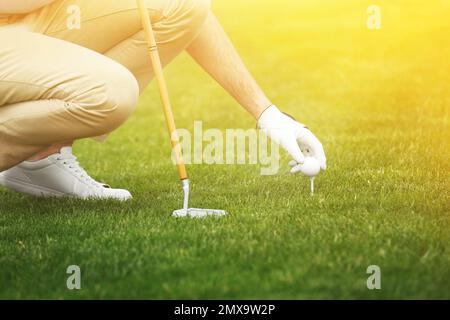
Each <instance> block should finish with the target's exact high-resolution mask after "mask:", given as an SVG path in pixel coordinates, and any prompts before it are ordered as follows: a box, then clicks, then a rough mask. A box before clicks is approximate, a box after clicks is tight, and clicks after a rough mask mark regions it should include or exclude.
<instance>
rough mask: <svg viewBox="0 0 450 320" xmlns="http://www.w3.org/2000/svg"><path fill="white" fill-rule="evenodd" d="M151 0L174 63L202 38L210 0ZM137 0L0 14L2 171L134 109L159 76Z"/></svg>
mask: <svg viewBox="0 0 450 320" xmlns="http://www.w3.org/2000/svg"><path fill="white" fill-rule="evenodd" d="M146 2H147V6H148V9H149V12H150V14H151V17H152V21H153V24H154V31H155V34H156V38H157V41H158V43H159V48H160V54H161V59H162V61H163V63H164V64H167V63H169V62H170V61H171V60H172V59H173V58H174V57H176V56H177V55H178V54H179V53H180V52H181V51H182V50H183V49H185V48H186V47H187V46H188V45H189V43H190V42H191V41H192V40H193V39H194V38H195V36H196V34H197V33H198V31H199V29H200V27H201V25H202V23H203V22H204V20H205V18H206V16H207V14H208V11H209V9H210V3H209V0H147V1H146ZM136 7H137V6H136V1H135V0H57V1H55V2H54V3H52V4H51V5H48V6H47V7H44V8H42V9H40V10H38V11H36V12H33V13H31V14H28V15H26V16H23V17H13V18H12V19H10V21H14V22H13V23H11V22H9V23H5V22H4V20H1V19H0V172H1V171H3V170H6V169H8V168H10V167H12V166H14V165H16V164H18V163H20V162H22V161H23V160H25V159H27V158H28V157H30V156H32V155H33V154H35V153H37V152H39V151H40V150H42V149H44V148H46V147H47V146H50V145H51V144H53V143H58V142H64V141H72V140H76V139H81V138H87V137H96V136H100V135H103V134H107V133H109V132H111V131H113V130H114V129H116V128H117V127H119V126H120V125H121V124H122V123H123V122H124V121H125V120H126V119H127V118H128V116H129V115H130V114H131V113H132V112H133V110H134V108H135V105H136V102H137V99H138V96H139V92H140V91H142V90H143V89H144V88H145V87H146V85H147V84H148V83H149V82H150V80H151V78H152V69H151V64H150V61H149V58H148V55H147V52H146V45H145V43H144V40H143V39H144V36H143V32H142V30H141V24H140V19H139V14H138V12H137V9H136ZM78 17H81V19H79V21H81V24H79V25H78V21H77V18H78ZM2 21H3V22H2ZM78 26H79V27H80V28H79V29H78Z"/></svg>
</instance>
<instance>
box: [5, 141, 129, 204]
mask: <svg viewBox="0 0 450 320" xmlns="http://www.w3.org/2000/svg"><path fill="white" fill-rule="evenodd" d="M0 185H2V186H4V187H6V188H9V189H12V190H15V191H18V192H21V193H25V194H29V195H32V196H37V197H75V198H80V199H116V200H122V201H126V200H129V199H131V198H132V196H131V194H130V192H128V191H127V190H122V189H112V188H110V187H109V186H107V185H104V184H101V183H99V182H97V181H95V180H94V179H92V178H91V177H90V176H89V175H88V174H87V173H86V171H84V169H83V168H82V167H81V166H80V164H79V163H78V161H77V158H76V157H75V156H74V155H73V154H72V148H71V147H65V148H62V149H61V151H60V152H59V153H56V154H53V155H51V156H49V157H48V158H46V159H43V160H40V161H36V162H29V161H25V162H22V163H21V164H19V165H17V166H15V167H14V168H11V169H9V170H7V171H4V172H2V173H0Z"/></svg>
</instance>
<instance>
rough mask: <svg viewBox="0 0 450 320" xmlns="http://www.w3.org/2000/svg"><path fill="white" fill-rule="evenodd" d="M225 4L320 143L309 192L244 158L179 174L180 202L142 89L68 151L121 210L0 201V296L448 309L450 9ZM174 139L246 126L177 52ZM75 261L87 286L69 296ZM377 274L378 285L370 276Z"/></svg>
mask: <svg viewBox="0 0 450 320" xmlns="http://www.w3.org/2000/svg"><path fill="white" fill-rule="evenodd" d="M370 4H372V1H356V0H343V1H335V2H331V1H320V2H318V1H313V0H303V1H289V0H281V1H268V0H264V1H261V0H247V1H231V2H230V1H225V0H216V1H215V3H214V11H215V12H216V14H217V15H218V16H219V18H220V20H221V21H222V22H223V24H224V27H225V29H226V30H227V31H228V32H229V34H230V36H231V37H232V39H233V40H234V42H235V44H236V46H237V48H238V50H239V51H240V52H241V54H242V56H243V58H244V60H245V61H246V63H247V65H248V67H249V69H250V70H251V71H252V72H253V73H254V75H255V77H256V78H257V79H258V81H259V82H260V83H261V85H262V86H263V88H264V89H265V90H266V91H267V94H268V95H269V96H270V97H271V98H272V99H273V101H274V102H275V103H276V104H277V105H278V106H279V107H280V108H282V109H283V110H285V111H287V112H289V113H290V114H292V115H294V116H295V117H296V118H298V119H299V120H300V121H302V122H304V123H306V124H308V126H309V127H310V128H311V129H312V130H313V131H314V132H315V133H316V134H317V136H318V137H319V138H320V139H321V140H322V142H323V144H324V146H325V149H326V152H327V156H328V159H329V169H328V170H327V171H326V172H325V173H323V174H322V175H321V176H320V177H318V178H317V180H316V190H317V192H316V194H315V196H314V197H311V196H310V195H309V193H308V190H309V181H308V180H307V179H306V178H303V177H301V176H292V175H290V174H289V173H288V166H287V162H288V157H287V156H286V155H285V154H283V157H282V169H281V170H280V173H279V174H277V175H274V176H261V175H260V174H259V169H260V167H259V166H255V165H239V166H237V165H234V166H231V165H230V166H227V165H215V166H208V165H191V166H189V167H188V170H189V172H190V175H191V180H192V183H193V190H192V199H191V202H192V205H193V206H195V207H206V208H220V209H226V210H228V211H229V212H230V213H231V214H230V216H228V217H226V218H224V219H214V218H213V219H205V220H176V219H174V218H172V217H171V212H172V210H174V209H178V208H179V207H180V206H181V202H182V192H181V188H180V185H179V182H178V180H177V175H176V170H175V168H174V167H173V165H172V164H171V162H170V158H169V156H170V149H169V142H168V141H167V133H166V131H165V127H164V121H163V116H162V112H161V106H160V103H159V99H158V94H157V90H156V87H155V85H154V84H153V85H151V86H150V87H149V89H148V90H147V91H146V92H145V94H144V95H143V97H142V99H141V100H140V103H139V107H138V110H137V112H136V114H135V115H134V116H133V117H132V118H131V119H130V120H129V121H128V122H127V123H126V125H124V126H123V127H122V128H121V129H120V130H118V131H117V132H115V133H114V134H112V135H111V137H110V139H109V140H108V141H107V142H106V143H104V144H98V143H96V142H93V141H83V142H80V143H77V145H76V147H75V151H76V154H77V155H79V158H80V161H81V163H82V164H83V166H84V167H85V168H86V170H87V171H88V172H89V173H91V174H92V176H94V177H95V178H98V179H99V180H101V181H106V182H108V183H110V184H111V185H113V186H118V187H124V188H127V189H129V190H130V191H132V193H133V195H134V200H133V201H130V202H128V203H117V202H104V201H92V202H82V201H74V200H40V199H33V198H30V197H26V196H22V195H18V194H16V193H12V192H9V191H6V190H4V189H1V190H0V298H12V299H19V298H32V299H34V298H50V299H86V298H112V299H116V298H143V299H156V298H158V299H165V298H167V299H175V298H183V299H190V298H232V299H234V298H239V299H240V298H250V299H253V298H264V299H268V298H270V299H272V298H274V299H278V298H281V299H284V298H288V299H308V298H327V299H331V298H344V299H348V298H365V299H388V298H397V299H412V298H438V299H442V298H446V299H448V298H450V248H449V244H450V196H449V193H450V179H449V173H450V145H449V138H450V130H449V115H450V112H449V106H450V62H449V61H450V60H449V57H450V37H449V35H448V34H447V33H446V32H445V30H450V20H449V19H448V17H446V13H448V12H449V10H448V9H450V5H449V4H447V2H444V1H437V0H431V1H428V2H427V3H426V5H424V4H423V1H419V0H414V1H408V4H407V5H403V6H402V5H400V2H395V3H394V2H392V1H387V0H380V1H378V4H379V5H380V7H381V9H382V14H383V16H382V28H381V29H380V30H369V29H368V28H367V27H366V19H367V14H366V10H367V7H368V6H369V5H370ZM166 76H167V79H168V83H169V87H170V91H171V96H172V98H173V104H174V108H175V115H176V118H177V123H178V126H179V127H180V128H187V129H192V128H193V124H194V121H195V120H203V126H204V128H205V129H208V128H219V129H221V130H225V129H227V128H244V129H247V128H254V127H255V122H254V120H253V119H252V118H251V117H250V116H248V115H247V114H246V113H245V112H244V111H243V110H241V109H240V108H239V106H238V105H237V104H236V103H235V102H234V101H233V100H232V99H231V98H229V97H228V96H227V95H226V93H224V92H223V91H222V89H221V88H220V87H219V86H218V85H217V84H215V83H214V82H213V81H212V80H210V79H209V77H208V76H207V75H205V74H204V73H203V72H202V71H201V69H200V68H199V67H198V66H196V65H195V64H194V62H193V61H192V60H191V59H190V58H189V57H188V56H187V55H182V56H180V57H179V58H178V59H177V60H176V61H175V62H174V63H173V64H172V65H170V66H169V67H168V68H167V70H166ZM69 265H79V266H80V267H81V270H82V290H80V291H69V290H68V289H67V288H66V279H67V277H68V275H67V274H66V268H67V267H68V266H69ZM369 265H378V266H379V267H380V268H381V273H382V276H381V279H382V280H381V281H382V283H381V285H382V289H381V290H372V291H371V290H368V289H367V287H366V280H367V277H368V276H369V275H368V274H366V269H367V267H368V266H369Z"/></svg>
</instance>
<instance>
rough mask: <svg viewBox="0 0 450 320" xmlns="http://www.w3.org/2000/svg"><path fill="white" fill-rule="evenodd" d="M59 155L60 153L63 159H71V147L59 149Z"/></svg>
mask: <svg viewBox="0 0 450 320" xmlns="http://www.w3.org/2000/svg"><path fill="white" fill-rule="evenodd" d="M59 153H60V154H61V155H62V156H63V157H64V158H70V157H72V147H63V148H61V150H60V151H59Z"/></svg>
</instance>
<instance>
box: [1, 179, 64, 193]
mask: <svg viewBox="0 0 450 320" xmlns="http://www.w3.org/2000/svg"><path fill="white" fill-rule="evenodd" d="M0 185H2V186H4V187H6V188H8V189H11V190H14V191H17V192H19V193H24V194H28V195H31V196H35V197H42V198H50V197H58V198H61V197H69V196H71V195H69V194H65V193H62V192H59V191H56V190H53V189H50V188H46V187H42V186H36V185H34V184H31V183H27V182H25V181H21V180H17V179H14V178H7V177H4V176H1V175H0Z"/></svg>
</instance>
